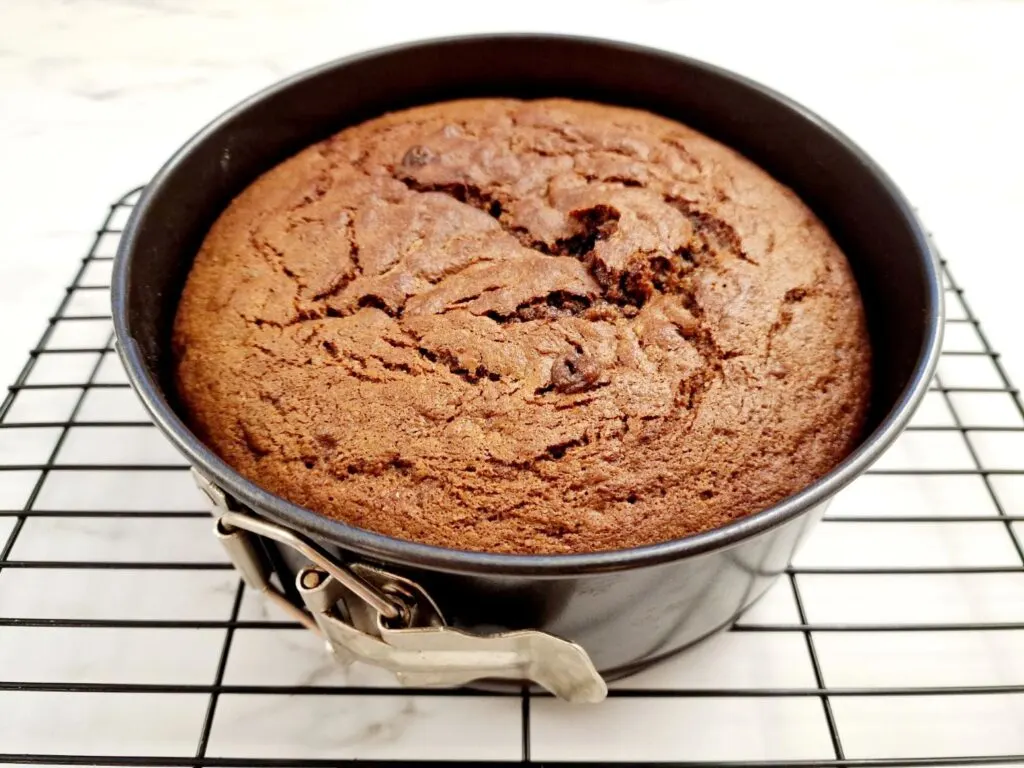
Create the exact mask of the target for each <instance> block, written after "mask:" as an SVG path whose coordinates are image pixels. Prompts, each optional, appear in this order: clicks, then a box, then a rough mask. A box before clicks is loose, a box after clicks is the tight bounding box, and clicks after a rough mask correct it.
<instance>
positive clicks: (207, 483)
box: [192, 469, 608, 703]
mask: <svg viewBox="0 0 1024 768" xmlns="http://www.w3.org/2000/svg"><path fill="white" fill-rule="evenodd" d="M192 473H193V476H194V477H195V479H196V484H197V485H198V486H199V488H200V489H201V490H202V491H203V492H204V493H205V494H206V495H207V497H209V499H210V501H211V502H212V504H213V514H214V516H215V517H216V523H215V525H214V534H215V535H216V537H217V539H218V540H219V541H220V542H221V544H222V545H223V546H224V549H225V551H226V552H227V554H228V557H229V558H230V559H231V562H232V564H234V566H235V568H236V569H237V570H238V572H239V574H240V576H241V577H242V580H243V581H244V582H245V583H246V584H247V585H248V586H249V587H251V588H253V589H255V590H257V591H258V592H260V593H262V594H263V595H264V596H266V598H267V599H269V600H271V601H273V602H274V603H275V604H277V605H279V606H280V607H281V608H283V609H284V610H285V611H287V612H288V613H289V614H290V615H291V616H292V617H293V618H295V619H296V620H297V621H299V622H301V623H302V625H303V626H305V627H306V628H307V629H309V630H310V631H312V632H314V633H315V634H317V635H318V636H320V637H321V638H323V639H324V640H325V642H326V644H327V648H328V650H329V651H330V652H331V653H333V654H334V656H335V658H337V659H338V660H339V661H340V662H341V663H344V664H349V663H351V662H353V661H361V662H364V663H367V664H372V665H374V666H378V667H382V668H384V669H387V670H389V671H391V672H392V673H394V674H395V676H396V677H397V678H398V681H399V682H400V683H402V684H403V685H407V686H419V687H435V686H442V687H448V686H458V685H464V684H466V683H469V682H471V681H474V680H481V679H486V678H504V679H512V680H522V681H524V682H533V683H536V684H537V685H540V686H542V687H543V688H545V689H547V690H548V691H550V692H551V693H553V694H554V695H555V696H557V697H558V698H560V699H564V700H566V701H570V702H579V703H582V702H598V701H602V700H603V699H604V698H605V697H606V696H607V693H608V688H607V686H606V685H605V681H604V679H603V678H602V677H601V675H600V673H598V671H597V669H596V668H595V667H594V664H593V662H592V661H591V660H590V657H589V656H588V655H587V652H586V651H585V650H584V649H583V648H581V647H580V646H579V645H576V644H575V643H571V642H569V641H567V640H563V639H561V638H559V637H555V636H554V635H551V634H548V633H546V632H540V631H538V630H523V631H517V632H505V633H499V634H493V635H479V634H473V633H470V632H465V631H463V630H460V629H455V628H454V627H449V626H448V625H447V623H446V622H445V620H444V617H443V615H442V614H441V611H440V609H439V608H438V607H437V604H436V603H435V602H434V601H433V600H432V599H431V597H430V595H428V594H427V592H426V591H425V590H424V589H423V588H422V587H421V586H420V585H419V584H417V583H416V582H414V581H412V580H411V579H408V578H405V577H404V576H399V575H398V574H394V573H390V572H388V571H386V570H383V569H381V568H377V567H374V566H370V565H368V564H365V563H359V562H351V563H341V562H339V561H338V560H337V559H336V558H334V557H333V556H332V555H331V554H329V553H328V552H326V551H325V550H324V549H323V548H322V547H320V546H318V545H317V544H316V543H314V542H312V541H310V540H309V539H307V538H305V537H304V536H301V535H299V534H297V533H295V532H293V531H291V530H289V529H287V528H284V527H282V526H279V525H276V524H274V523H270V522H268V521H266V520H263V519H261V518H259V517H256V516H255V515H253V514H251V513H250V512H248V511H247V510H244V509H243V508H242V507H241V505H239V504H238V503H237V502H235V501H234V500H233V499H231V498H230V497H229V496H228V495H227V494H226V493H225V492H224V491H223V490H222V489H221V488H219V487H218V486H217V485H216V484H215V483H214V482H213V481H212V480H210V479H209V478H207V477H206V476H205V475H203V474H201V473H200V472H198V471H196V470H195V469H193V470H192ZM259 537H262V538H267V539H271V540H273V541H275V542H277V543H279V544H283V545H285V546H288V547H290V548H291V549H293V550H295V552H297V553H298V554H300V555H301V556H302V557H304V558H305V559H306V560H307V561H308V563H309V565H308V566H307V567H305V568H302V569H301V570H300V571H299V572H298V574H297V575H296V579H295V580H296V585H295V586H296V589H297V590H298V592H299V595H300V596H301V597H302V600H303V602H304V603H305V605H306V609H307V610H302V609H301V608H299V607H298V606H296V605H294V604H293V603H292V602H291V601H289V600H288V598H287V597H285V596H284V595H283V594H282V593H281V592H280V591H278V590H277V589H276V588H275V587H274V586H273V585H272V584H271V582H270V579H269V572H268V569H267V567H266V564H265V562H264V559H263V558H262V557H261V556H260V555H259V548H258V542H257V538H259Z"/></svg>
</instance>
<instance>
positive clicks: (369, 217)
mask: <svg viewBox="0 0 1024 768" xmlns="http://www.w3.org/2000/svg"><path fill="white" fill-rule="evenodd" d="M174 345H175V353H176V359H177V360H178V367H177V379H178V386H179V390H180V394H181V398H182V401H183V402H184V403H185V406H186V409H187V412H188V419H189V421H190V423H191V425H192V426H193V428H194V429H195V430H196V431H197V433H198V434H199V435H200V437H201V438H202V439H204V440H205V441H206V442H208V444H209V445H210V446H211V447H212V448H213V449H214V450H216V451H217V452H218V453H219V454H220V455H221V456H222V457H223V458H224V459H225V460H226V461H227V462H228V463H230V464H231V465H233V466H234V467H235V468H236V469H238V471H240V472H241V473H242V474H243V475H245V476H246V477H248V478H250V479H251V480H253V481H254V482H256V483H258V484H260V485H262V486H263V487H265V488H267V489H269V490H271V491H273V492H275V493H277V494H279V495H281V496H283V497H285V498H288V499H291V500H292V501H295V502H296V503H299V504H302V505H305V506H307V507H309V508H310V509H313V510H315V511H318V512H320V513H322V514H324V515H328V516H330V517H334V518H337V519H340V520H345V521H347V522H349V523H352V524H354V525H357V526H360V527H363V528H367V529H370V530H374V531H378V532H381V533H385V534H389V535H392V536H396V537H399V538H405V539H412V540H417V541H421V542H426V543H430V544H436V545H440V546H445V547H451V548H456V549H473V550H485V551H492V552H515V553H527V552H533V553H539V552H543V553H564V552H585V551H596V550H608V549H620V548H625V547H632V546H637V545H643V544H650V543H654V542H659V541H664V540H668V539H673V538H679V537H682V536H685V535H688V534H692V533H695V532H698V531H703V530H707V529H709V528H713V527H716V526H719V525H721V524H724V523H726V522H728V521H730V520H733V519H736V518H739V517H742V516H744V515H747V514H749V513H752V512H755V511H757V510H760V509H762V508H764V507H766V506H768V505H770V504H772V503H775V502H777V501H779V500H780V499H782V498H784V497H786V496H788V495H790V494H792V493H794V492H796V491H798V490H799V489H801V488H803V487H805V486H806V485H807V484H809V483H810V482H812V481H813V480H815V479H816V478H818V477H820V476H821V475H822V474H824V473H825V472H827V471H828V470H829V469H830V468H832V467H833V466H834V465H835V464H836V463H837V462H838V461H840V460H841V459H842V458H843V457H844V456H846V454H847V453H848V452H849V451H850V449H851V448H852V447H853V445H854V444H855V442H856V439H857V438H858V433H859V430H860V429H861V426H862V424H863V420H864V416H865V410H866V406H867V399H868V394H869V348H868V341H867V332H866V330H865V323H864V317H863V310H862V306H861V302H860V297H859V295H858V292H857V288H856V284H855V282H854V280H853V278H852V276H851V273H850V270H849V266H848V264H847V262H846V260H845V258H844V256H843V254H842V253H841V252H840V250H839V249H838V247H837V246H836V245H835V243H834V242H833V241H832V239H831V238H830V237H829V234H828V233H827V231H826V230H825V228H824V227H823V226H822V225H821V223H819V222H818V221H817V219H816V218H815V217H814V216H813V215H812V213H811V212H810V211H809V210H808V209H807V208H806V207H805V206H804V205H803V204H802V203H801V202H800V201H799V200H798V199H797V198H796V196H795V195H794V194H793V193H792V192H790V191H789V190H788V189H786V188H784V187H782V186H780V185H779V184H778V183H776V182H775V181H774V180H772V179H771V178H770V177H769V176H767V175H766V174H765V173H764V172H763V171H762V170H760V169H759V168H757V167H755V166H754V165H752V164H751V163H750V162H748V161H747V160H745V159H744V158H742V157H740V156H739V155H737V154H736V153H734V152H732V151H730V150H729V149H727V148H725V147H723V146H721V145H719V144H717V143H715V142H713V141H711V140H709V139H708V138H706V137H704V136H702V135H700V134H698V133H696V132H694V131H692V130H690V129H688V128H686V127H684V126H681V125H679V124H677V123H674V122H672V121H669V120H666V119H663V118H660V117H656V116H654V115H650V114H647V113H643V112H639V111H634V110H628V109H623V108H618V107H609V106H603V105H596V104H590V103H584V102H573V101H567V100H545V101H534V102H520V101H513V100H501V99H490V100H473V101H461V102H450V103H445V104H435V105H430V106H425V107H419V108H416V109H412V110H407V111H404V112H399V113H395V114H391V115H386V116H384V117H381V118H379V119H376V120H371V121H369V122H367V123H365V124H363V125H360V126H356V127H354V128H350V129H348V130H345V131H343V132H341V133H340V134H338V135H336V136H334V137H332V138H331V139H329V140H327V141H325V142H322V143H320V144H317V145H316V146H313V147H310V148H308V149H306V150H305V151H303V152H301V153H300V154H298V155H297V156H295V157H293V158H291V159H290V160H288V161H286V162H285V163H283V164H281V165H280V166H278V167H276V168H274V169H273V170H271V171H270V172H268V173H267V174H265V175H264V176H263V177H261V178H260V179H259V180H258V181H257V182H256V183H254V184H253V185H252V186H251V187H250V188H248V189H247V190H246V191H245V192H243V193H242V194H241V195H240V196H239V197H238V198H237V199H236V200H235V201H234V202H233V203H232V204H231V205H230V207H229V208H228V209H227V210H226V211H225V212H224V214H223V215H222V216H221V217H220V219H219V220H218V221H217V222H216V224H215V225H214V226H213V228H212V230H211V231H210V233H209V235H208V237H207V238H206V240H205V242H204V243H203V245H202V248H201V250H200V252H199V254H198V256H197V258H196V261H195V265H194V267H193V269H192V272H191V274H190V276H189V278H188V281H187V285H186V287H185V291H184V295H183V297H182V300H181V304H180V307H179V311H178V314H177V318H176V322H175V328H174Z"/></svg>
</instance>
